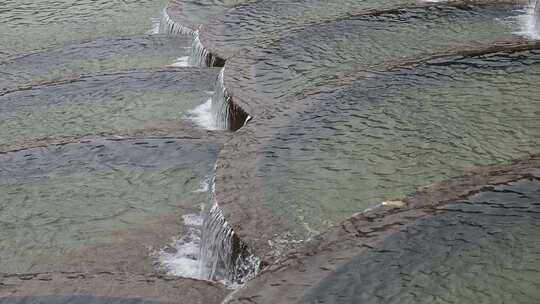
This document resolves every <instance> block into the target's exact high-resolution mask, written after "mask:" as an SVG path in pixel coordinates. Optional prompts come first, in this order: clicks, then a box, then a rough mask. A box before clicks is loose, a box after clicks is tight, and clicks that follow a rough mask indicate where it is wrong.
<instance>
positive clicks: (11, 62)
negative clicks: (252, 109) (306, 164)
mask: <svg viewBox="0 0 540 304" xmlns="http://www.w3.org/2000/svg"><path fill="white" fill-rule="evenodd" d="M194 5H196V6H197V4H194ZM224 5H225V3H224ZM1 6H2V9H1V10H0V20H2V24H1V25H0V34H1V35H0V69H1V73H0V76H1V77H0V104H1V106H0V126H1V128H0V129H1V130H3V131H2V134H0V149H1V150H0V151H1V152H0V157H1V160H0V163H1V165H0V168H1V169H0V176H1V178H0V180H1V181H0V188H1V189H0V198H1V199H0V201H1V203H0V210H2V215H1V217H2V219H1V220H0V222H1V223H2V229H1V231H2V232H1V233H0V255H1V256H2V261H1V263H0V272H5V273H12V272H42V271H46V272H58V271H83V272H88V273H93V272H99V271H113V272H114V271H118V272H139V273H154V272H157V271H160V269H161V266H160V265H158V264H156V263H157V261H156V257H155V256H153V255H152V253H153V252H156V251H158V250H159V249H160V248H163V247H164V246H165V245H166V244H167V243H168V242H169V241H170V239H171V238H182V237H185V236H189V233H190V231H191V228H192V225H190V224H189V223H184V222H183V221H182V219H183V217H185V216H187V215H189V214H192V213H193V212H197V211H198V210H199V206H200V205H201V204H208V203H209V202H210V199H211V196H210V195H209V193H208V192H204V191H197V187H198V183H199V181H200V180H202V179H204V178H206V176H208V174H210V171H211V170H212V168H213V167H214V165H215V162H216V158H217V154H218V151H219V149H220V146H221V143H222V142H223V140H224V139H223V137H221V136H219V135H211V134H209V133H208V132H206V131H205V130H203V129H204V128H205V126H204V125H203V126H199V125H197V124H196V123H195V122H193V115H192V113H193V112H194V111H195V110H196V109H198V108H200V106H202V105H204V103H205V101H206V100H207V99H208V98H209V96H210V95H211V94H210V95H209V92H212V90H213V89H214V82H215V80H216V79H217V76H218V73H219V70H216V69H200V68H188V66H189V62H188V58H189V55H190V53H191V45H192V40H193V37H189V34H193V33H191V32H190V31H188V30H186V27H179V26H178V23H177V22H174V21H173V20H172V19H171V18H170V16H169V14H168V12H169V10H168V7H167V8H166V9H163V8H164V7H166V6H167V2H166V1H157V2H156V1H142V2H141V1H137V2H130V1H127V2H126V1H124V2H110V1H109V2H107V1H105V2H103V1H97V2H96V1H82V2H81V1H79V2H77V3H76V4H73V3H71V2H65V1H64V2H62V1H55V2H54V3H53V2H51V1H47V0H41V1H37V2H36V1H33V2H32V3H30V2H28V1H15V2H13V1H11V2H7V3H3V4H2V5H1ZM160 10H161V15H159V12H160ZM158 16H159V18H156V17H158ZM152 21H153V22H152ZM182 35H184V36H182ZM214 118H215V117H214V116H212V120H213V119H214ZM212 124H214V125H216V123H215V122H213V121H212ZM198 263H199V264H202V262H198ZM185 276H190V275H189V274H186V275H185ZM206 279H211V278H206Z"/></svg>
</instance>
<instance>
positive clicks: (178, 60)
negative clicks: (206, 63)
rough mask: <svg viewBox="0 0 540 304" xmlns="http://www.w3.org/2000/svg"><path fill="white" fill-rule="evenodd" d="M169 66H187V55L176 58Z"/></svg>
mask: <svg viewBox="0 0 540 304" xmlns="http://www.w3.org/2000/svg"><path fill="white" fill-rule="evenodd" d="M170 66H171V67H188V66H189V56H182V57H178V58H176V61H175V62H174V63H173V64H171V65H170Z"/></svg>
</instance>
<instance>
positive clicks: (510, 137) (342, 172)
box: [259, 51, 540, 229]
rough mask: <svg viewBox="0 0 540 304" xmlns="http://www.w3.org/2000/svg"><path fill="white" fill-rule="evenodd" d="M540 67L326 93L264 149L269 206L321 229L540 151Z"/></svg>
mask: <svg viewBox="0 0 540 304" xmlns="http://www.w3.org/2000/svg"><path fill="white" fill-rule="evenodd" d="M539 63H540V53H539V52H538V51H530V52H529V51H525V52H515V53H497V54H492V55H487V56H479V57H472V58H465V59H461V60H452V61H447V62H444V61H442V62H439V63H432V64H423V65H420V66H415V67H411V68H402V69H397V70H396V71H393V72H386V73H380V74H378V75H373V76H368V77H365V79H364V77H362V76H360V77H359V79H357V80H354V81H352V82H351V83H350V84H349V85H347V86H343V87H341V88H340V89H339V90H336V92H334V93H333V94H330V95H329V94H327V93H325V94H321V98H322V100H323V101H322V102H321V100H317V102H316V103H315V104H316V105H314V106H312V108H311V109H309V110H305V111H303V112H302V113H299V114H297V115H295V116H293V117H291V118H290V120H291V122H290V124H289V126H287V127H284V128H283V129H281V130H280V131H279V132H277V134H276V135H274V139H273V140H272V141H270V143H269V144H268V145H267V146H266V147H265V148H263V149H262V151H263V153H264V155H265V156H264V158H263V159H262V161H260V164H259V171H260V172H261V173H260V174H261V175H262V176H265V180H266V183H265V184H267V189H268V190H267V193H268V195H267V197H266V199H267V201H268V202H269V203H268V205H269V206H271V208H273V209H275V210H279V211H278V212H279V213H280V214H283V216H290V215H291V214H295V215H296V216H297V219H296V220H298V219H302V220H303V221H305V222H307V223H309V224H310V226H312V227H315V228H317V229H318V228H320V227H321V226H324V225H323V223H325V222H335V221H336V220H340V219H343V218H345V217H347V216H349V215H350V214H352V213H354V212H356V211H358V210H362V209H364V208H367V207H371V206H374V205H375V204H377V203H380V202H382V201H385V200H394V199H399V198H402V197H404V196H406V195H407V194H408V193H411V192H413V191H414V190H416V189H417V188H418V187H420V186H425V185H428V184H431V183H434V182H438V181H441V180H443V179H446V178H449V177H452V176H456V175H460V174H463V173H465V172H467V171H470V170H473V169H475V168H479V167H481V166H485V165H490V164H496V163H500V162H504V161H508V160H511V159H513V158H518V157H522V156H525V155H527V154H528V153H530V152H534V151H537V150H538V149H539V148H540V121H539V120H538V115H540V112H539V109H540V103H539V100H538V99H536V98H531V96H538V94H540V90H539V89H538V86H536V85H535V84H536V83H538V81H540V65H539ZM312 98H313V99H314V100H316V99H317V97H316V96H313V97H312ZM319 103H320V104H319ZM298 225H301V223H299V224H298Z"/></svg>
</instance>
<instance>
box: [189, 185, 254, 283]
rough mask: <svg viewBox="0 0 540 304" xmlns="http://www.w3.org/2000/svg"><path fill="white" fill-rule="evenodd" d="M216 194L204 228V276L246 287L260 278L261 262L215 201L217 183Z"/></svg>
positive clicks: (202, 269) (202, 246) (208, 210)
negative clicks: (257, 275) (250, 281)
mask: <svg viewBox="0 0 540 304" xmlns="http://www.w3.org/2000/svg"><path fill="white" fill-rule="evenodd" d="M212 193H213V198H212V200H213V203H212V205H210V206H208V208H207V209H206V211H205V215H204V222H203V225H202V239H201V247H200V253H199V257H200V260H201V276H200V277H201V278H202V279H204V280H209V281H222V282H225V283H226V284H227V285H233V286H235V285H239V284H243V283H244V282H246V281H247V280H249V279H251V278H252V277H254V276H255V275H256V273H257V271H258V270H259V269H260V266H261V261H260V259H259V258H258V257H256V256H255V255H253V254H252V253H251V252H250V250H249V248H248V247H247V246H246V245H245V244H244V243H243V242H242V241H241V240H240V238H238V236H236V234H235V232H234V230H233V229H232V227H231V226H230V225H229V223H227V221H226V220H225V217H224V216H223V211H222V210H221V208H220V207H219V205H218V203H217V200H216V198H215V183H214V182H212Z"/></svg>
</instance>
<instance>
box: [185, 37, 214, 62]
mask: <svg viewBox="0 0 540 304" xmlns="http://www.w3.org/2000/svg"><path fill="white" fill-rule="evenodd" d="M193 36H194V37H195V38H194V39H193V43H192V45H191V55H190V56H189V64H190V65H192V66H200V67H205V66H208V67H211V66H213V64H214V62H212V56H211V55H210V53H209V52H208V50H207V49H206V48H205V47H204V45H203V44H202V43H201V39H200V38H199V31H196V32H195V33H194V35H193Z"/></svg>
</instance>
